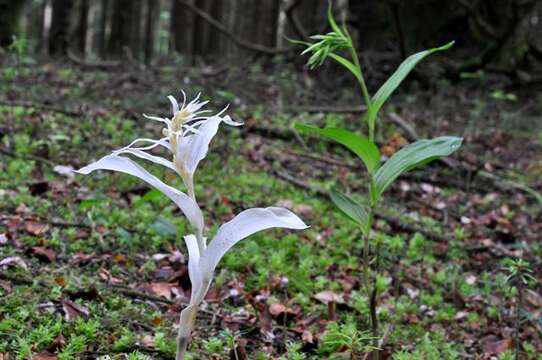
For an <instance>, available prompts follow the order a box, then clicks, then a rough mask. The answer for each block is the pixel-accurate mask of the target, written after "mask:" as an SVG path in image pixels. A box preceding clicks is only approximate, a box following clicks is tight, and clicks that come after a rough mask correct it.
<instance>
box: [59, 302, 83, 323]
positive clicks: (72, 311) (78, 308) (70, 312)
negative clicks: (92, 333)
mask: <svg viewBox="0 0 542 360" xmlns="http://www.w3.org/2000/svg"><path fill="white" fill-rule="evenodd" d="M60 304H61V305H62V310H63V311H64V318H65V319H66V321H70V320H73V319H75V318H77V317H79V316H81V317H83V318H87V317H88V316H89V314H90V313H89V311H88V308H87V307H86V306H83V305H79V304H76V303H74V302H73V301H70V300H66V299H62V300H60Z"/></svg>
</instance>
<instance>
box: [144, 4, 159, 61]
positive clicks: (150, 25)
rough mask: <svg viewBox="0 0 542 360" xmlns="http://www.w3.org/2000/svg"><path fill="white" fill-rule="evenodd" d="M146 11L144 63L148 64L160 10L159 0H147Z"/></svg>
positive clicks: (152, 51)
mask: <svg viewBox="0 0 542 360" xmlns="http://www.w3.org/2000/svg"><path fill="white" fill-rule="evenodd" d="M146 10H147V13H146V18H145V63H146V64H150V62H151V60H152V56H153V53H154V43H155V37H156V36H155V33H156V24H157V23H158V15H159V11H160V1H159V0H147V9H146Z"/></svg>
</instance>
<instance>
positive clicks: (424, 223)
mask: <svg viewBox="0 0 542 360" xmlns="http://www.w3.org/2000/svg"><path fill="white" fill-rule="evenodd" d="M0 70H2V73H1V74H0V76H1V79H0V159H1V161H0V294H1V297H0V359H4V360H5V359H27V358H30V357H32V358H33V359H42V360H43V359H74V358H86V359H95V358H97V357H99V356H104V357H103V358H104V359H105V358H115V359H123V358H127V359H146V358H156V359H171V358H172V357H173V356H174V351H175V343H174V339H175V334H176V327H177V324H178V318H179V313H180V311H181V310H182V309H183V306H185V304H186V303H187V301H188V298H189V294H190V282H189V278H188V272H187V253H186V249H185V247H184V243H183V241H182V240H181V239H182V237H181V236H182V235H184V234H186V231H188V227H187V224H186V222H185V220H184V218H183V217H182V216H180V214H179V212H178V210H176V208H175V207H174V206H173V205H172V204H171V203H170V202H169V201H168V200H167V199H166V198H165V197H163V196H161V195H160V194H159V193H157V192H156V191H154V190H151V189H149V188H148V187H146V186H144V184H142V183H141V182H140V181H138V180H137V179H135V178H131V177H129V176H126V175H122V174H113V173H106V172H99V173H93V174H92V175H91V176H87V177H83V176H81V175H77V176H75V175H74V174H73V173H71V172H70V170H71V169H77V168H79V167H81V166H83V165H85V164H88V163H89V162H91V161H93V160H96V159H98V158H99V157H101V156H103V155H106V154H109V153H110V152H111V151H112V150H114V149H117V148H120V147H122V146H124V145H126V144H128V143H129V142H130V141H131V140H133V139H135V138H139V137H155V136H156V135H157V133H158V131H159V127H156V126H155V125H156V124H155V123H153V122H150V121H148V120H146V119H144V118H143V117H142V116H141V113H143V112H145V113H148V114H163V115H166V114H168V113H169V103H168V102H167V99H166V96H167V95H169V94H174V95H177V96H178V95H179V90H180V88H183V89H184V90H185V91H187V92H188V93H189V96H190V97H192V96H194V95H195V94H197V92H199V91H202V97H203V98H204V99H212V102H211V104H210V106H211V108H214V109H220V108H222V107H223V106H224V105H225V104H227V103H230V104H231V105H230V109H229V112H230V114H231V115H232V117H233V118H234V120H238V121H239V120H240V121H244V122H245V125H244V126H243V127H242V128H229V127H227V126H223V128H221V129H220V130H219V134H218V136H217V137H216V138H215V139H214V140H213V142H212V144H211V149H210V152H209V155H208V157H207V158H206V159H205V160H204V161H203V162H202V165H201V166H200V168H199V170H198V173H197V179H196V184H197V185H196V193H198V194H199V196H198V201H199V203H200V205H201V206H202V207H203V210H204V213H205V216H206V219H208V220H207V222H208V223H209V224H216V225H213V226H211V230H213V231H214V230H215V229H216V228H217V225H218V224H220V223H223V222H224V221H226V220H229V219H231V218H232V217H233V215H234V214H237V213H238V212H239V211H241V210H242V209H245V208H250V207H258V206H272V205H278V206H286V207H289V208H291V209H293V210H294V211H295V212H296V213H297V214H298V215H299V216H300V217H301V218H303V220H304V221H305V222H306V223H308V224H310V226H311V227H310V229H308V230H306V231H303V232H286V231H282V230H280V231H279V230H274V231H267V232H262V233H258V234H256V235H254V236H251V237H250V238H249V239H246V240H244V241H242V242H240V243H239V244H238V245H237V246H236V247H235V248H234V249H233V251H232V252H231V253H229V254H228V255H226V257H225V258H224V259H223V261H222V262H221V263H220V265H219V267H218V269H217V274H216V278H215V281H214V283H213V285H212V287H211V289H210V291H209V294H208V296H207V298H206V301H205V304H204V306H203V311H201V312H200V316H199V318H198V323H197V326H196V331H195V333H194V336H193V342H192V344H191V348H190V353H191V355H192V357H193V358H194V359H305V358H306V359H328V358H329V359H348V358H355V359H359V358H364V356H365V354H364V351H365V350H364V349H366V346H367V344H368V343H369V342H370V339H369V340H368V335H367V330H368V329H369V328H370V326H369V316H368V306H367V301H366V300H367V297H366V295H365V292H364V291H363V288H362V286H361V284H360V279H361V273H362V262H361V253H362V242H361V234H360V231H359V230H358V229H357V228H356V227H355V226H354V225H353V224H352V223H351V222H349V221H348V220H347V219H346V218H344V216H343V215H341V214H340V213H339V212H338V211H337V210H336V209H335V208H334V206H333V204H331V203H330V201H329V200H328V198H327V195H326V192H325V190H324V189H329V188H330V187H332V186H338V187H340V188H341V189H343V190H345V191H347V192H351V193H356V192H359V191H361V190H362V189H363V188H364V187H365V186H366V185H365V176H364V173H363V171H362V168H361V166H360V164H358V163H356V161H355V159H354V158H352V157H351V156H350V155H349V154H348V153H347V152H346V151H344V150H343V149H342V148H338V147H335V146H331V144H329V143H327V142H325V141H324V140H322V139H317V138H304V137H300V136H298V134H296V133H295V132H293V131H292V124H293V123H294V122H302V123H311V124H315V125H319V126H323V125H327V126H333V125H337V126H338V125H340V126H344V127H347V128H350V129H352V130H355V129H357V128H359V126H360V124H361V120H360V116H361V114H360V113H356V111H355V110H356V109H352V106H351V104H352V102H353V101H355V96H354V95H352V94H351V93H349V92H348V91H346V90H342V91H341V92H340V93H338V94H337V96H338V97H343V98H344V99H345V101H344V102H343V103H348V104H350V106H346V107H344V108H343V107H340V106H338V107H337V106H335V105H334V104H337V103H339V102H338V101H336V99H335V98H331V97H330V96H328V95H326V93H325V91H324V92H323V93H322V92H316V89H317V88H318V89H320V86H317V85H316V84H317V83H318V82H317V81H316V82H315V80H314V79H312V78H311V77H310V76H308V75H306V74H304V75H300V76H299V78H292V77H291V76H290V75H288V74H287V73H285V74H277V73H275V74H274V75H264V74H265V71H262V69H261V68H258V67H257V66H254V68H250V70H249V71H246V72H245V71H244V70H243V69H238V71H237V72H236V71H235V69H228V68H217V69H213V68H204V69H203V70H201V69H198V71H199V72H196V71H195V70H194V71H193V73H189V74H182V75H181V74H179V73H178V72H177V71H176V70H175V68H174V67H163V68H160V70H154V71H149V70H137V69H131V70H130V71H121V70H120V69H119V70H115V69H113V70H100V69H80V68H77V67H72V66H67V65H61V64H48V65H43V66H25V67H21V68H8V67H4V68H2V69H0ZM264 70H265V69H264ZM407 82H408V81H407ZM196 84H201V85H196ZM440 85H441V86H440V87H439V89H438V91H437V90H435V89H430V90H419V89H418V90H415V91H414V92H412V93H411V94H410V95H408V94H406V93H401V94H399V95H398V96H396V97H394V99H393V101H392V105H390V106H388V107H387V108H386V109H385V111H384V113H383V116H382V118H381V119H380V121H381V123H380V124H381V126H380V130H379V131H378V134H377V142H378V143H379V144H380V145H381V146H383V153H385V154H387V155H388V156H389V155H391V154H392V153H393V152H395V151H397V149H398V148H399V147H400V146H401V145H403V144H405V143H407V142H408V141H411V140H412V138H413V137H414V136H418V135H417V134H419V136H421V137H432V136H438V135H458V136H463V137H464V138H465V140H464V145H463V147H462V148H461V149H460V151H459V152H458V153H457V155H456V156H454V157H453V158H451V159H450V160H449V161H447V162H435V163H432V164H431V165H430V166H428V167H426V168H423V169H421V170H417V171H415V172H413V173H412V174H410V175H408V176H405V177H402V178H401V179H400V181H398V182H397V184H396V185H395V186H394V187H392V189H391V190H390V191H389V193H388V201H387V202H386V203H384V204H383V205H382V206H381V207H380V209H379V216H378V218H377V219H378V221H377V224H376V227H377V232H376V234H375V236H374V238H375V241H377V242H378V243H379V244H380V248H381V251H382V254H383V256H382V260H381V262H382V263H381V264H380V268H381V269H382V270H381V274H380V276H379V279H378V285H379V290H380V292H379V303H378V311H379V315H380V318H381V320H382V324H381V331H382V333H383V334H385V335H384V339H383V341H382V349H383V351H382V355H383V357H382V358H393V359H493V358H495V359H496V358H499V359H512V358H513V355H512V354H513V351H514V349H515V347H516V344H517V345H518V347H519V348H520V349H521V351H522V352H523V356H524V358H525V359H541V358H542V357H540V356H539V355H538V354H540V353H542V285H541V284H542V239H541V235H540V234H541V233H542V211H541V204H540V202H538V201H537V199H536V194H535V193H534V191H542V180H541V179H542V157H541V156H540V154H542V123H541V122H540V114H542V108H541V105H540V104H541V97H542V95H540V93H539V95H538V99H537V98H536V92H535V93H534V94H535V95H533V92H530V91H528V90H524V93H515V92H514V91H510V90H506V89H504V88H502V87H499V85H498V84H496V83H491V82H485V80H484V79H470V80H464V81H463V82H461V83H460V84H459V85H450V84H440ZM407 87H408V86H407ZM482 89H483V90H482ZM412 94H414V95H412ZM343 95H344V96H343ZM292 99H295V100H292ZM315 103H317V104H318V106H314V104H315ZM354 103H355V102H354ZM311 104H312V105H311ZM330 108H331V109H330ZM326 110H333V111H329V112H328V111H326ZM350 111H353V112H350ZM404 123H406V124H410V126H411V127H412V129H414V130H415V132H416V134H413V132H412V131H408V130H405V129H406V128H405V127H404V126H403V125H401V124H404ZM412 129H410V130H412ZM150 170H152V171H151V172H153V173H154V174H156V175H157V176H159V177H162V178H166V179H167V181H168V182H169V183H170V184H172V185H174V186H181V183H180V182H179V180H178V179H176V178H174V177H172V176H170V175H171V174H169V173H166V171H165V170H163V169H159V168H158V167H150ZM527 185H528V186H529V187H530V189H531V190H529V189H526V188H525V186H527ZM213 231H210V233H213ZM505 258H513V259H516V258H521V259H524V260H527V261H529V263H530V264H531V268H532V269H533V271H534V273H533V275H534V278H535V279H536V282H534V283H529V284H527V285H526V287H527V288H528V289H525V290H524V292H523V299H522V301H521V302H522V304H521V307H520V310H521V311H519V318H520V320H521V321H520V323H519V324H518V323H517V320H518V311H517V310H518V296H517V291H515V290H513V289H512V290H511V289H510V286H509V284H508V282H507V273H506V271H505V270H504V269H503V265H502V261H503V259H505ZM516 330H519V335H517V336H516ZM106 355H108V356H110V357H106Z"/></svg>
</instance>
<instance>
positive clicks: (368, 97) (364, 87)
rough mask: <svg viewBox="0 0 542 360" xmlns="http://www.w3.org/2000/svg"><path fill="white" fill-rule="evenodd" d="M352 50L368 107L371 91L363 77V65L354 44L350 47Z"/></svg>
mask: <svg viewBox="0 0 542 360" xmlns="http://www.w3.org/2000/svg"><path fill="white" fill-rule="evenodd" d="M348 49H349V51H350V56H352V60H353V61H354V65H356V68H357V69H358V70H359V75H360V77H359V79H358V83H359V86H360V87H361V93H362V94H363V100H364V101H365V105H366V106H367V109H368V108H369V107H370V106H371V97H370V95H369V91H368V90H367V85H366V84H365V79H364V78H363V71H362V70H361V65H360V63H359V57H358V53H357V52H356V49H355V48H354V46H353V45H351V46H349V47H348Z"/></svg>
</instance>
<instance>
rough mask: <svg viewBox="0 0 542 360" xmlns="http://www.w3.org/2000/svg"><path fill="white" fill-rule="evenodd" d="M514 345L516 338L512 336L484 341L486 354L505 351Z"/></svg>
mask: <svg viewBox="0 0 542 360" xmlns="http://www.w3.org/2000/svg"><path fill="white" fill-rule="evenodd" d="M513 346H514V340H512V339H511V338H508V339H504V340H493V339H489V340H488V341H485V342H484V343H483V349H484V355H485V356H491V355H498V354H500V353H503V352H505V351H506V350H509V349H512V348H513Z"/></svg>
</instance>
